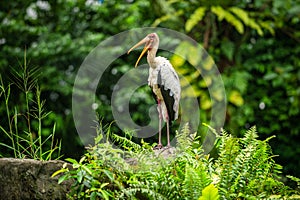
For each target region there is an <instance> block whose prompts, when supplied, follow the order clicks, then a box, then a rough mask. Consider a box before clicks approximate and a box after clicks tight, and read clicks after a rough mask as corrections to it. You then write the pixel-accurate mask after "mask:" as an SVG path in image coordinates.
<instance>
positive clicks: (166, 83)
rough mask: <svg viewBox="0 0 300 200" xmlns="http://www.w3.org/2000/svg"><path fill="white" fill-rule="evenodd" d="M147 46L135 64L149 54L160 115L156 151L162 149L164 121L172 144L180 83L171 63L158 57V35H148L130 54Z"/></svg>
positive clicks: (151, 81) (150, 83)
mask: <svg viewBox="0 0 300 200" xmlns="http://www.w3.org/2000/svg"><path fill="white" fill-rule="evenodd" d="M142 44H145V47H144V49H143V51H142V53H141V55H140V57H139V58H138V60H137V61H136V63H135V67H137V65H138V63H139V61H140V59H141V58H142V56H143V55H144V54H145V53H146V52H147V61H148V64H149V77H148V85H149V86H150V88H151V89H152V92H153V95H154V97H155V100H156V102H157V105H158V106H157V110H158V114H159V131H158V132H159V135H158V145H157V147H155V148H156V149H160V148H162V147H163V146H162V143H161V123H162V119H163V120H164V121H165V122H166V123H167V140H168V144H167V147H171V144H170V129H169V126H170V124H171V123H172V121H173V120H176V119H177V118H178V109H179V101H180V92H181V88H180V82H179V78H178V75H177V73H176V72H175V70H174V68H173V66H172V65H171V63H170V62H169V61H168V60H167V59H166V58H164V57H161V56H158V57H156V52H157V50H158V46H159V38H158V35H157V34H156V33H150V34H148V35H147V36H146V37H145V38H144V39H142V40H141V41H140V42H138V43H137V44H136V45H134V46H133V47H132V48H131V49H129V51H128V52H127V53H128V54H129V53H130V52H131V51H132V50H133V49H135V48H137V47H138V46H140V45H142Z"/></svg>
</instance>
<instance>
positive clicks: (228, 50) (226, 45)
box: [221, 40, 234, 60]
mask: <svg viewBox="0 0 300 200" xmlns="http://www.w3.org/2000/svg"><path fill="white" fill-rule="evenodd" d="M221 50H222V53H223V54H224V55H225V56H226V57H227V58H228V60H233V54H234V44H233V42H231V41H229V40H226V41H224V42H222V43H221Z"/></svg>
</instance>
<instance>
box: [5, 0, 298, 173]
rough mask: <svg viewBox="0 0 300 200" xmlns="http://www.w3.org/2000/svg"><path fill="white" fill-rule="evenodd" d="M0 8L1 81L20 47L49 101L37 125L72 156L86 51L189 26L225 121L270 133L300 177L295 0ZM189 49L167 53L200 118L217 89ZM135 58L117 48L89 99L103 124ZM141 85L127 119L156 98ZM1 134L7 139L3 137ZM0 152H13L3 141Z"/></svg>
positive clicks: (140, 116)
mask: <svg viewBox="0 0 300 200" xmlns="http://www.w3.org/2000/svg"><path fill="white" fill-rule="evenodd" d="M0 7H1V10H0V20H1V29H0V73H1V75H2V78H3V81H4V82H5V83H6V84H9V83H13V82H14V81H15V80H14V78H13V76H12V75H11V74H12V71H13V70H15V71H17V72H18V71H20V70H21V68H20V64H19V63H21V61H22V60H23V56H24V51H25V49H26V51H27V58H28V60H29V62H28V63H29V64H28V65H29V66H32V67H35V68H37V69H38V72H39V77H38V79H39V81H38V82H39V85H40V89H41V90H42V99H46V102H47V105H46V109H47V111H52V112H51V114H50V115H49V116H48V118H47V121H45V122H44V123H45V124H46V127H47V126H48V132H51V126H52V125H53V124H54V122H55V123H56V136H57V137H59V138H60V139H62V153H63V154H65V155H66V156H67V157H75V158H76V157H79V156H80V155H82V153H83V147H82V144H81V142H80V140H79V138H78V136H77V133H76V129H75V127H74V123H73V119H72V110H71V95H72V86H73V82H74V78H75V75H76V72H77V70H78V68H79V67H80V65H81V63H82V62H83V60H84V58H85V57H86V56H87V55H88V53H89V52H90V51H91V50H92V49H93V48H94V47H95V46H97V45H98V44H99V43H100V42H101V41H103V40H104V39H105V38H107V37H109V36H112V35H114V34H117V33H119V32H121V31H125V30H128V29H131V28H136V27H146V26H160V27H166V28H169V29H173V30H176V31H179V32H182V33H186V34H188V35H189V36H191V37H192V38H193V39H195V40H196V41H197V42H199V43H200V44H202V45H203V47H204V48H205V49H206V50H207V51H208V53H209V54H210V56H212V58H213V59H214V61H215V63H216V65H217V66H218V68H219V71H220V72H221V74H222V78H223V81H224V84H225V88H226V93H227V101H228V104H227V112H226V123H225V128H226V129H227V130H230V132H232V133H240V132H243V131H245V130H246V129H248V128H249V127H251V126H252V125H256V126H257V129H258V132H259V133H260V137H262V138H267V137H269V136H270V135H276V138H275V139H274V140H272V141H271V145H272V146H273V149H274V153H275V154H279V155H280V156H279V158H276V159H278V160H279V161H280V163H281V164H282V165H283V166H284V172H285V173H288V174H292V175H297V176H299V175H300V171H299V170H298V166H299V165H300V162H299V159H298V157H299V154H300V148H299V145H298V144H297V141H298V140H299V138H300V136H299V131H300V125H299V122H298V121H299V119H300V88H299V85H300V84H299V83H300V57H299V55H300V48H299V42H300V39H299V38H300V23H299V21H300V14H299V13H300V1H299V0H274V1H268V0H257V1H236V0H226V1H205V0H200V1H178V0H153V1H142V0H135V1H132V0H122V1H116V0H105V1H104V2H103V3H101V2H99V1H92V0H77V1H75V0H68V1H63V0H54V1H41V0H38V1H36V0H28V1H20V0H15V1H9V2H6V1H2V2H0ZM146 34H147V33H145V35H146ZM161 40H163V38H161ZM124 53H125V52H124ZM192 57H193V56H190V59H189V58H187V61H188V62H180V60H178V58H177V60H176V55H173V56H171V57H169V59H170V60H171V61H172V63H173V64H174V67H175V68H176V69H177V70H178V71H180V70H185V71H184V73H183V72H180V73H181V74H184V75H185V76H186V77H187V78H188V79H189V80H190V81H191V83H192V85H193V89H194V90H195V91H196V94H197V96H198V98H199V102H200V105H201V110H202V111H203V112H201V116H200V119H201V121H202V122H207V121H209V119H210V114H211V113H210V112H211V105H212V103H213V100H215V99H218V97H219V96H218V95H217V94H216V95H214V96H213V97H211V96H210V94H209V93H208V90H207V88H208V85H209V81H210V80H209V78H207V79H206V80H204V79H203V77H202V74H201V73H200V74H197V73H195V72H194V71H193V70H192V68H191V67H189V63H190V64H193V62H195V60H194V59H191V58H192ZM132 58H133V57H125V56H122V57H121V58H120V59H118V60H117V61H116V62H114V63H113V64H112V67H111V68H110V69H108V70H107V71H106V72H105V73H106V75H105V76H103V78H104V80H103V82H105V83H107V84H106V85H100V86H99V90H98V92H99V95H98V99H97V100H96V101H97V103H98V105H99V107H98V109H97V111H98V113H99V115H100V116H103V117H104V119H103V120H104V122H103V123H109V122H111V121H113V116H112V113H111V108H110V96H111V93H112V90H113V87H112V86H113V84H114V82H115V81H116V80H118V78H120V77H121V76H122V74H124V73H125V72H126V71H128V70H129V69H131V68H132V67H133V65H134V61H133V60H129V59H132ZM176 61H177V62H176ZM212 64H213V63H210V65H212ZM207 66H208V67H209V64H207ZM115 69H117V71H115ZM14 87H16V86H15V85H12V86H11V94H13V97H14V98H12V99H11V101H12V103H18V104H22V102H23V101H22V100H24V96H22V94H20V93H17V92H16V88H14ZM100 91H101V92H100ZM139 92H141V93H142V92H146V93H145V94H144V95H142V96H137V97H138V98H137V99H133V100H132V101H131V103H132V105H131V106H130V108H132V118H133V119H134V120H136V121H137V122H138V123H140V124H147V123H146V122H147V121H148V120H149V119H148V116H147V115H145V114H144V113H147V112H148V109H149V108H150V107H151V106H152V105H153V104H154V103H155V101H154V100H153V99H151V98H152V97H151V94H150V92H149V89H148V88H147V87H145V88H140V91H139ZM0 98H1V101H0V116H1V125H2V126H3V127H4V126H5V125H7V123H8V122H7V121H5V118H4V117H2V116H4V115H5V107H4V104H3V103H2V102H3V99H2V97H0ZM24 105H25V102H24ZM20 112H21V113H22V110H21V111H20ZM21 123H22V122H20V126H22V124H21ZM23 126H24V127H26V124H24V125H23ZM44 130H45V131H46V129H44ZM113 130H114V131H115V132H116V131H117V129H116V128H113ZM0 134H1V135H2V133H1V132H0ZM0 140H1V142H6V141H8V140H7V139H6V138H5V137H2V136H1V139H0ZM1 154H2V155H4V156H10V152H9V151H6V150H4V149H1Z"/></svg>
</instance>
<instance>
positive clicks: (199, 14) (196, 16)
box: [185, 7, 206, 32]
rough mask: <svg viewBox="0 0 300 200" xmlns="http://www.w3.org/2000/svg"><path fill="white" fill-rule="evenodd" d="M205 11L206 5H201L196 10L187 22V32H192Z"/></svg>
mask: <svg viewBox="0 0 300 200" xmlns="http://www.w3.org/2000/svg"><path fill="white" fill-rule="evenodd" d="M205 11H206V8H205V7H199V8H197V9H196V10H195V12H194V13H193V14H192V15H191V17H190V18H189V19H188V20H187V22H186V23H185V30H186V32H190V31H191V30H192V29H193V28H194V26H195V25H196V24H197V23H198V22H199V21H201V20H202V19H203V17H204V15H205Z"/></svg>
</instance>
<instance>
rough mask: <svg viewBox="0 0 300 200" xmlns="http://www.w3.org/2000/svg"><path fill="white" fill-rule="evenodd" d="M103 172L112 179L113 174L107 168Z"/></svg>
mask: <svg viewBox="0 0 300 200" xmlns="http://www.w3.org/2000/svg"><path fill="white" fill-rule="evenodd" d="M103 172H104V173H105V174H106V176H107V177H108V178H109V179H110V180H111V181H113V180H114V174H113V173H112V172H110V171H108V170H105V169H104V170H103Z"/></svg>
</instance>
